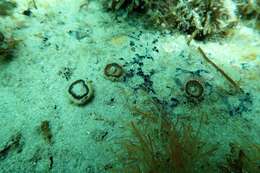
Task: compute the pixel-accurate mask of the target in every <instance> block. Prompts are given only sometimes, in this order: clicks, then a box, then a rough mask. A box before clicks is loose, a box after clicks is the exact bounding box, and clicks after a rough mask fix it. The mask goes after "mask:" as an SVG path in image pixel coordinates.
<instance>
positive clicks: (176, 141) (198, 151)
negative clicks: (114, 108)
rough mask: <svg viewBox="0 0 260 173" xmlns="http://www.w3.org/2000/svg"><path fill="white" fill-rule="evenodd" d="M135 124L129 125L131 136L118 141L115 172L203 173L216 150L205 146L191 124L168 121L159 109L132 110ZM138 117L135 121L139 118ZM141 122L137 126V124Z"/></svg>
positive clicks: (197, 131) (167, 117) (214, 147)
mask: <svg viewBox="0 0 260 173" xmlns="http://www.w3.org/2000/svg"><path fill="white" fill-rule="evenodd" d="M134 113H135V114H136V115H139V116H140V117H141V119H139V121H132V122H131V132H132V133H131V134H132V135H131V137H130V139H127V140H125V141H124V142H122V146H123V147H122V148H123V151H122V152H123V153H122V154H119V156H120V157H119V160H120V162H121V165H119V166H118V167H117V168H115V169H116V172H117V171H118V172H125V173H128V172H129V173H172V172H177V173H190V172H205V170H207V168H208V166H209V164H208V160H209V158H210V157H211V156H213V155H214V152H215V151H216V150H217V147H216V146H211V145H206V144H205V143H204V142H203V141H202V140H201V138H200V136H199V131H200V128H198V130H195V129H194V128H193V127H192V125H190V124H184V123H181V122H180V121H178V120H176V121H174V120H171V119H170V117H169V116H168V115H167V114H166V113H165V112H163V110H162V109H161V108H159V109H157V108H155V109H154V108H152V109H151V110H149V111H142V110H139V109H138V108H135V109H134ZM140 117H139V118H140ZM140 123H141V124H140Z"/></svg>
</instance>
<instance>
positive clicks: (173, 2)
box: [106, 0, 236, 39]
mask: <svg viewBox="0 0 260 173" xmlns="http://www.w3.org/2000/svg"><path fill="white" fill-rule="evenodd" d="M106 6H107V8H108V9H111V10H113V11H120V10H124V11H126V13H127V14H130V13H134V12H142V13H144V14H145V16H144V17H145V21H147V18H148V19H149V20H148V21H150V22H149V24H152V25H155V26H156V27H157V26H161V27H166V28H168V29H175V28H177V29H179V30H181V31H183V32H185V33H188V34H195V38H197V39H204V38H205V37H206V36H209V35H213V34H219V33H227V32H228V31H229V29H230V27H231V26H233V25H235V23H236V22H235V21H233V19H232V17H231V14H229V13H230V12H229V10H228V9H227V8H226V7H225V5H224V0H208V1H203V0H191V1H182V0H162V1H158V0H110V1H108V2H107V3H106Z"/></svg>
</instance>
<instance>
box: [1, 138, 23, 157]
mask: <svg viewBox="0 0 260 173" xmlns="http://www.w3.org/2000/svg"><path fill="white" fill-rule="evenodd" d="M21 140H22V134H21V133H17V134H15V135H13V136H12V137H11V138H10V139H9V141H8V142H7V143H6V144H5V146H4V147H3V148H2V149H0V160H2V159H5V158H6V157H7V156H8V154H10V153H11V152H13V151H14V150H17V152H18V153H19V152H21V151H22V142H21Z"/></svg>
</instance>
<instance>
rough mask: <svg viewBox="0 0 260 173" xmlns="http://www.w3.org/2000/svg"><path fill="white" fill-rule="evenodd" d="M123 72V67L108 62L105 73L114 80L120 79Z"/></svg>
mask: <svg viewBox="0 0 260 173" xmlns="http://www.w3.org/2000/svg"><path fill="white" fill-rule="evenodd" d="M123 74H124V69H123V67H122V66H121V65H119V64H117V63H111V64H107V65H106V67H105V69H104V75H105V76H106V77H107V78H108V79H109V80H112V81H117V80H120V79H121V77H122V76H123Z"/></svg>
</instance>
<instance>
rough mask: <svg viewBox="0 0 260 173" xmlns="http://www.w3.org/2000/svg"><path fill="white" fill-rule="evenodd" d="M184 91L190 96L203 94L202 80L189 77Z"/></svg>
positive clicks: (198, 96) (194, 96) (197, 96)
mask: <svg viewBox="0 0 260 173" xmlns="http://www.w3.org/2000/svg"><path fill="white" fill-rule="evenodd" d="M185 92H186V94H187V96H189V97H192V98H200V97H202V96H203V92H204V87H203V84H202V82H200V81H199V80H197V79H191V80H189V81H187V82H186V84H185Z"/></svg>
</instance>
